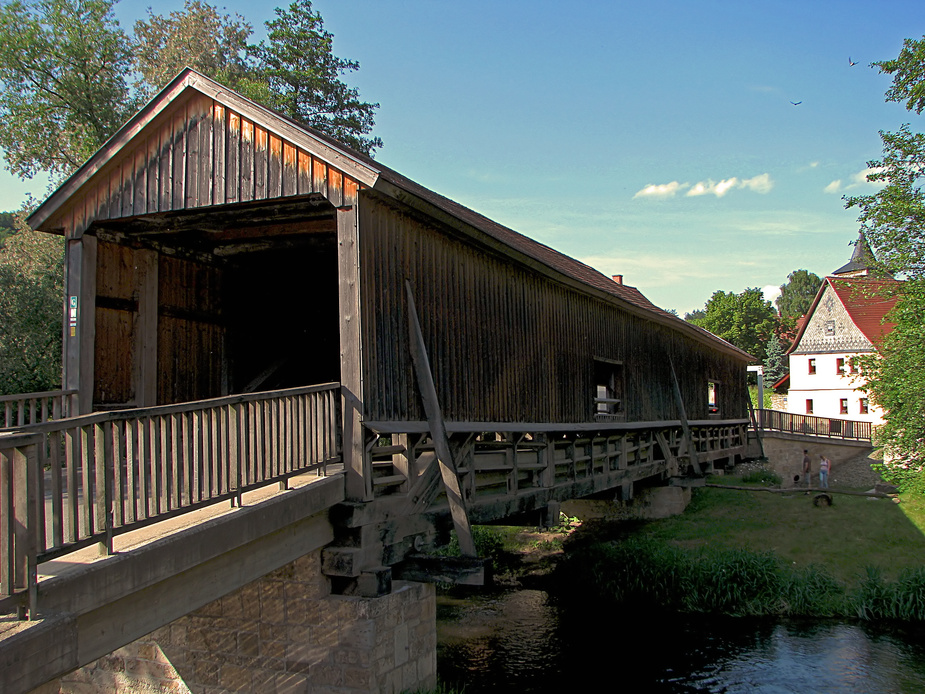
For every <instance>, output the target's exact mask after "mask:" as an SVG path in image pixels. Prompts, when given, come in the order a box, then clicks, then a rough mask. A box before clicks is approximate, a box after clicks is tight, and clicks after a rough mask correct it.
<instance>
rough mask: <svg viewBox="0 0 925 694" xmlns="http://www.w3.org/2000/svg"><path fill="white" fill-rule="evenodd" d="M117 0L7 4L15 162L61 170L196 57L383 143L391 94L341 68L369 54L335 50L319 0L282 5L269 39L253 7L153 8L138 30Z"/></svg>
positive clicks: (225, 79) (8, 138) (337, 129)
mask: <svg viewBox="0 0 925 694" xmlns="http://www.w3.org/2000/svg"><path fill="white" fill-rule="evenodd" d="M114 2H115V0H13V2H9V3H7V4H3V5H0V148H2V149H3V152H4V156H5V158H6V162H7V167H8V168H9V170H10V171H11V172H12V173H14V174H16V175H18V176H20V177H24V178H31V177H32V176H34V175H35V174H36V173H38V172H40V171H46V172H49V173H50V174H51V177H52V180H61V179H62V178H63V177H65V176H66V175H68V174H70V173H71V172H72V171H74V170H75V169H76V168H77V167H78V166H80V165H81V164H83V162H84V161H86V160H87V159H88V158H89V157H90V156H91V155H92V154H93V153H94V152H95V151H96V150H97V149H98V148H99V147H100V146H101V145H102V144H103V143H104V142H105V141H106V140H107V139H108V138H109V137H110V136H111V135H112V134H113V133H115V131H116V130H117V129H118V128H119V127H120V126H121V125H122V124H123V123H124V122H125V121H126V120H127V119H128V118H129V117H130V116H131V115H132V114H133V113H134V112H135V110H136V109H137V107H138V106H139V105H140V103H141V101H142V100H143V99H146V98H149V97H150V96H151V95H152V94H153V93H155V92H156V91H157V90H159V89H160V88H161V87H163V86H164V85H165V84H167V82H169V80H170V79H172V78H173V77H174V76H175V75H176V74H177V73H179V72H180V70H181V69H182V68H183V67H184V66H186V65H190V66H192V67H194V68H196V69H197V70H199V71H201V72H203V73H204V74H206V75H207V76H209V77H212V78H213V79H216V80H217V81H219V82H221V83H223V84H226V85H228V86H230V87H232V88H234V89H237V90H239V91H241V92H243V93H244V94H245V95H246V96H248V97H250V98H252V99H254V100H256V101H258V102H260V103H263V104H264V105H266V106H269V107H271V108H274V109H278V110H280V111H282V112H283V113H285V114H286V115H288V116H290V117H292V118H295V119H296V120H299V121H301V122H304V123H306V124H307V125H310V126H312V127H314V128H317V129H318V130H321V131H322V132H324V133H327V134H328V135H331V136H332V137H334V138H336V139H338V140H340V141H342V142H344V143H345V144H347V145H349V146H352V147H354V148H356V149H359V150H361V151H363V152H366V153H371V152H372V151H373V150H375V149H376V148H378V147H381V146H382V141H381V140H380V139H379V138H377V137H369V133H370V132H371V131H372V128H373V125H374V120H375V112H376V109H378V107H379V105H378V104H373V103H367V102H363V101H361V100H360V98H359V94H358V92H357V90H356V89H353V88H350V87H348V86H347V85H346V84H345V83H344V82H343V81H342V80H341V78H340V77H341V75H342V74H344V73H346V72H351V71H353V70H356V69H358V68H359V65H358V64H357V63H356V62H355V61H350V60H344V59H342V58H338V57H337V56H335V55H334V53H333V50H332V48H333V37H332V36H331V34H330V33H329V32H327V31H325V29H324V23H323V21H322V18H321V15H320V14H319V13H318V12H315V11H314V10H313V9H312V4H311V2H310V1H309V0H297V2H294V3H292V4H291V5H290V6H289V7H288V8H287V9H285V10H280V9H277V11H276V13H277V16H276V18H275V19H274V20H272V21H270V22H267V29H268V35H267V40H266V41H263V42H261V43H259V44H258V45H250V44H249V43H248V40H249V38H250V36H251V33H252V28H251V26H250V24H248V23H247V22H246V21H245V20H244V18H243V17H241V16H240V15H234V16H231V15H228V14H224V13H221V12H219V10H218V9H216V7H215V6H213V5H210V4H209V3H208V2H204V1H203V0H186V4H185V5H184V7H183V9H182V10H179V11H174V12H171V13H169V14H168V15H166V16H164V15H156V14H154V13H153V12H150V11H149V15H148V18H147V19H146V20H142V21H139V22H137V23H136V24H135V27H134V30H135V33H134V37H131V36H129V35H128V34H126V32H125V31H123V30H122V28H121V27H120V26H119V24H118V22H117V20H116V19H115V15H114V14H113V11H112V8H113V5H114ZM133 71H134V74H136V75H137V76H138V79H137V81H135V82H134V83H132V82H131V80H130V75H132V74H133Z"/></svg>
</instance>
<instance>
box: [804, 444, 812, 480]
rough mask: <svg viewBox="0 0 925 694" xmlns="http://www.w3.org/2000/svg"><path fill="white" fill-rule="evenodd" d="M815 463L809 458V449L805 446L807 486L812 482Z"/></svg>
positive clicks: (805, 478) (805, 477)
mask: <svg viewBox="0 0 925 694" xmlns="http://www.w3.org/2000/svg"><path fill="white" fill-rule="evenodd" d="M812 466H813V463H812V461H811V460H810V459H809V451H808V450H806V449H805V448H804V449H803V479H804V480H806V486H807V487H809V486H810V485H811V484H812V479H813V470H812Z"/></svg>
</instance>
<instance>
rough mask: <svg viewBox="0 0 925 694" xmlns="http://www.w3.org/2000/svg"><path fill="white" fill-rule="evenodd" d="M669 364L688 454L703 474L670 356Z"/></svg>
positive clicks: (693, 464)
mask: <svg viewBox="0 0 925 694" xmlns="http://www.w3.org/2000/svg"><path fill="white" fill-rule="evenodd" d="M668 366H669V367H671V386H672V389H673V390H674V399H675V403H676V404H677V406H678V414H679V415H680V416H681V428H682V429H683V430H684V438H685V439H687V454H688V456H690V461H691V467H693V468H694V472H695V473H697V474H698V475H702V474H703V471H702V470H701V469H700V461H698V460H697V451H696V450H695V448H694V439H693V438H692V437H691V427H690V424H688V422H687V412H686V411H685V409H684V398H682V397H681V386H680V385H678V376H677V374H676V373H675V371H674V362H673V361H672V360H671V357H668Z"/></svg>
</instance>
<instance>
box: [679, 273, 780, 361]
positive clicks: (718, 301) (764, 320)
mask: <svg viewBox="0 0 925 694" xmlns="http://www.w3.org/2000/svg"><path fill="white" fill-rule="evenodd" d="M703 312H704V317H703V318H689V319H688V320H689V322H691V323H693V324H694V325H699V326H700V327H701V328H705V329H707V330H709V331H710V332H711V333H713V334H714V335H717V336H718V337H721V338H723V339H724V340H726V341H727V342H731V343H732V344H734V345H735V346H736V347H738V348H739V349H742V350H745V351H746V352H748V353H749V354H752V355H754V356H755V357H757V359H758V360H759V361H761V360H763V359H764V357H765V344H766V343H767V340H768V337H769V336H771V335H773V334H774V328H775V325H776V323H777V321H776V317H775V315H774V309H772V308H771V302H770V301H767V300H766V299H765V298H764V294H763V292H762V291H761V289H759V288H757V287H754V288H749V289H746V290H745V291H744V292H742V293H741V294H733V293H732V292H729V293H728V294H727V293H726V292H724V291H717V292H714V293H713V296H711V297H710V300H709V301H707V303H706V305H705V306H704V309H703ZM695 313H696V312H695ZM688 315H691V314H688Z"/></svg>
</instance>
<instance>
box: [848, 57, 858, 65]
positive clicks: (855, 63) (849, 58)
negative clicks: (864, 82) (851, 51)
mask: <svg viewBox="0 0 925 694" xmlns="http://www.w3.org/2000/svg"><path fill="white" fill-rule="evenodd" d="M855 65H857V62H854V61H852V60H851V56H850V55H849V56H848V67H854V66H855Z"/></svg>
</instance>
